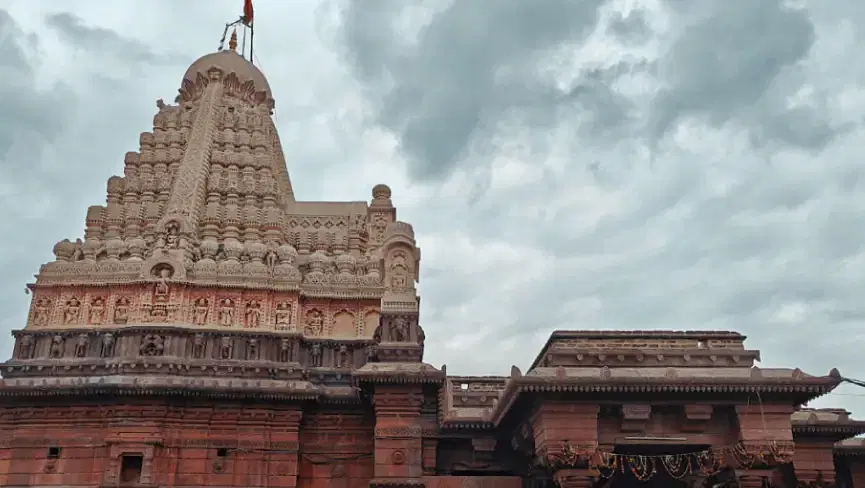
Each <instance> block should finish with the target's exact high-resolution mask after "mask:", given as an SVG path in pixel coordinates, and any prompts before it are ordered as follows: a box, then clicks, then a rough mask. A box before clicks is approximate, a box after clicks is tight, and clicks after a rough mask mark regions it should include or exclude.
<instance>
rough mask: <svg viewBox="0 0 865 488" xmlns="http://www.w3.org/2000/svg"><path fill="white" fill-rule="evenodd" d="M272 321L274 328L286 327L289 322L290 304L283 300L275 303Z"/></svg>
mask: <svg viewBox="0 0 865 488" xmlns="http://www.w3.org/2000/svg"><path fill="white" fill-rule="evenodd" d="M274 322H275V323H276V328H278V329H287V328H288V326H289V324H290V323H291V305H289V304H287V303H285V302H282V303H280V304H279V305H277V306H276V311H275V312H274Z"/></svg>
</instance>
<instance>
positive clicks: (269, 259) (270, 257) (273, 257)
mask: <svg viewBox="0 0 865 488" xmlns="http://www.w3.org/2000/svg"><path fill="white" fill-rule="evenodd" d="M278 261H279V256H277V254H276V251H274V250H273V249H271V250H269V251H267V254H265V255H264V262H265V264H267V269H269V270H270V273H271V274H273V270H274V268H276V263H277V262H278Z"/></svg>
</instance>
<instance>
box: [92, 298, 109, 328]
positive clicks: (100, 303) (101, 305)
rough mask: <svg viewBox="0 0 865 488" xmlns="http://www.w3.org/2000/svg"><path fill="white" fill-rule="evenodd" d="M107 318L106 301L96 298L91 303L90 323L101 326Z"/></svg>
mask: <svg viewBox="0 0 865 488" xmlns="http://www.w3.org/2000/svg"><path fill="white" fill-rule="evenodd" d="M104 316H105V300H103V299H102V298H96V299H94V300H93V301H92V302H91V303H90V323H91V324H93V325H99V324H101V323H102V318H103V317H104Z"/></svg>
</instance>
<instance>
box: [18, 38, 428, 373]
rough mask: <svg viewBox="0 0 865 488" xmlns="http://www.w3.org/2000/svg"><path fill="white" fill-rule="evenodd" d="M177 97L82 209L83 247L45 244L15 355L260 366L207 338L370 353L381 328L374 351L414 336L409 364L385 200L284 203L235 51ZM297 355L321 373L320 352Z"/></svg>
mask: <svg viewBox="0 0 865 488" xmlns="http://www.w3.org/2000/svg"><path fill="white" fill-rule="evenodd" d="M179 92H180V93H179V95H178V96H177V98H176V100H175V104H174V105H170V104H165V103H163V101H162V100H159V101H157V107H158V112H157V114H156V115H155V117H154V118H153V131H152V132H144V133H142V134H141V138H140V146H141V147H140V150H139V152H130V153H127V154H126V158H125V167H124V175H123V176H113V177H111V178H110V179H109V180H108V196H107V202H106V204H105V205H104V206H94V207H90V208H89V209H88V211H87V218H86V227H85V232H84V239H83V240H81V239H77V240H69V239H64V240H62V241H60V242H59V243H57V244H56V245H55V246H54V254H55V255H56V260H55V261H54V262H50V263H47V264H45V265H44V266H42V268H41V269H40V272H39V274H38V275H37V279H36V282H35V283H34V284H32V285H30V289H31V290H32V292H33V299H32V305H31V310H30V314H29V317H28V320H27V325H26V327H25V330H23V331H19V332H16V334H17V335H22V334H23V335H28V334H30V335H29V336H28V337H30V339H28V340H27V341H22V340H19V341H17V342H18V344H17V346H16V354H17V355H18V357H19V358H21V357H27V358H30V357H38V356H39V355H43V356H50V357H51V358H61V357H65V356H69V355H71V356H82V357H83V356H87V355H89V354H96V355H99V356H102V357H105V356H110V355H113V354H117V351H115V350H114V348H116V347H119V346H120V345H119V343H116V342H114V341H115V340H116V339H118V338H119V335H123V333H122V331H123V330H132V329H135V330H142V331H143V332H141V333H140V334H139V336H138V337H137V339H135V340H137V341H140V344H139V345H140V347H141V351H145V352H147V353H148V354H149V353H153V354H163V351H165V354H167V351H168V349H169V348H179V347H182V348H187V349H189V350H188V351H186V352H181V351H174V352H172V354H175V355H183V354H191V355H192V356H195V355H196V354H198V355H201V354H207V355H214V356H213V357H220V358H223V359H226V358H237V357H240V356H238V355H246V356H248V355H249V354H254V355H258V354H259V352H257V351H255V352H254V353H250V352H249V349H250V348H253V349H254V348H255V347H256V346H251V345H250V344H253V343H252V342H249V341H246V342H244V344H246V345H245V346H244V347H245V348H246V349H247V351H246V352H244V353H240V352H238V351H232V350H228V349H226V350H222V349H220V348H222V343H219V344H216V343H214V344H209V345H207V344H205V343H207V340H206V337H205V336H206V335H207V334H211V335H213V334H216V333H222V332H226V331H237V332H238V333H241V332H243V333H271V335H274V334H275V335H277V336H282V337H283V338H298V340H301V341H303V340H312V339H314V338H328V339H335V340H337V342H338V341H339V340H344V341H352V340H354V341H363V340H368V341H370V342H372V339H373V338H374V336H376V330H377V329H378V328H379V326H380V324H384V323H385V322H387V323H390V322H389V321H390V320H391V319H392V320H396V321H397V325H394V326H393V327H391V328H387V327H385V329H387V330H391V329H393V331H394V332H393V334H392V335H393V338H391V337H384V338H382V337H377V338H378V340H379V342H385V343H400V342H408V341H410V339H409V337H410V336H411V338H412V339H411V341H412V342H413V344H414V349H413V351H414V352H412V353H411V354H408V355H407V356H406V355H403V356H405V357H408V356H411V357H412V358H414V359H415V360H419V358H420V356H419V355H418V354H417V346H418V344H417V343H418V341H417V337H418V335H420V336H421V337H422V335H423V334H422V332H420V334H418V332H417V331H419V330H420V329H419V327H418V326H417V306H418V298H417V295H416V292H415V283H416V282H417V280H418V265H419V262H420V250H419V249H418V247H417V246H416V244H415V239H414V231H413V229H412V227H411V225H409V224H407V223H403V222H399V221H397V220H396V209H395V208H394V206H393V204H392V202H391V190H390V189H389V188H388V187H387V186H385V185H376V186H375V187H374V188H373V190H372V201H371V202H370V203H369V204H367V203H366V202H364V201H356V202H300V201H296V200H295V197H294V193H293V191H292V184H291V180H290V179H289V175H288V171H287V169H286V164H285V157H284V155H283V152H282V148H281V145H280V141H279V136H278V134H277V131H276V126H275V125H274V122H273V119H272V118H271V114H272V112H273V108H274V100H273V97H272V94H271V89H270V85H269V84H268V82H267V80H266V79H265V77H264V75H263V74H262V72H261V71H260V70H259V69H258V68H257V67H255V66H254V65H252V64H251V63H249V62H248V61H247V60H246V59H244V58H243V57H241V56H240V55H239V54H237V53H236V52H234V51H233V50H227V51H221V52H217V53H213V54H208V55H206V56H204V57H202V58H200V59H198V60H197V61H195V62H194V63H193V64H192V66H190V68H189V69H188V70H187V72H186V74H185V75H184V77H183V81H182V85H181V88H180V90H179ZM383 313H384V315H385V317H384V318H385V319H387V318H388V316H389V317H391V319H388V320H382V314H383ZM166 328H170V329H172V330H186V331H187V333H188V334H193V333H197V335H195V336H193V337H192V338H191V339H190V340H189V341H188V344H187V343H183V344H174V345H169V344H167V343H166V337H165V335H164V334H163V333H162V332H158V333H157V332H154V331H158V330H163V329H166ZM406 328H407V329H406ZM403 329H405V330H403ZM408 329H412V330H414V331H415V332H413V333H409V331H408ZM148 331H149V332H148ZM32 333H38V334H37V335H35V336H34V335H32ZM380 334H381V332H380V333H379V335H380ZM31 336H32V337H31ZM37 336H39V337H41V336H44V338H43V339H42V342H45V344H41V342H40V343H37V342H38V341H36V342H34V338H36V339H38V337H37ZM214 337H215V336H214ZM70 338H71V339H70ZM196 341H197V342H196ZM213 341H214V340H211V341H210V342H213ZM127 342H128V341H127ZM331 342H332V341H331ZM67 343H68V344H67ZM196 344H198V345H196ZM139 345H136V347H135V349H136V354H138V353H139V352H140V351H139V350H138V347H139ZM205 345H206V347H207V348H209V349H208V350H207V352H205V351H203V350H202V351H199V352H194V351H193V350H194V349H195V348H197V347H204V346H205ZM123 347H124V348H126V349H127V352H128V350H130V349H129V348H131V347H132V346H131V344H124V345H123ZM226 347H228V346H226ZM274 347H277V346H274ZM280 347H283V348H286V347H289V346H286V345H285V343H283V345H282V346H280ZM292 347H293V346H292ZM210 349H212V351H210ZM410 349H411V348H410ZM297 350H298V351H299V350H300V349H297ZM336 351H337V352H334V353H333V354H332V355H333V356H334V359H333V361H340V360H339V359H336V358H337V356H338V355H339V352H338V351H339V348H337V349H336ZM289 352H290V351H289ZM343 353H346V351H343ZM286 354H288V353H286ZM309 354H310V355H313V354H317V356H316V359H314V360H312V362H313V363H317V365H318V366H323V362H322V361H323V359H322V358H323V354H322V352H321V351H320V350H319V351H318V352H317V353H312V352H310V353H309ZM358 354H359V355H363V354H366V353H363V352H359V353H358ZM256 357H257V356H256ZM286 357H288V356H286ZM358 357H360V356H358ZM343 360H351V359H350V358H349V359H345V358H343ZM351 361H353V360H351ZM358 361H360V359H358Z"/></svg>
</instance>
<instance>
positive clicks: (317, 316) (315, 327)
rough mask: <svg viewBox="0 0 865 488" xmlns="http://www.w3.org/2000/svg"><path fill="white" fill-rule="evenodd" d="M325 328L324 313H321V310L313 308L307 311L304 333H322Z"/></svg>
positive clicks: (313, 334)
mask: <svg viewBox="0 0 865 488" xmlns="http://www.w3.org/2000/svg"><path fill="white" fill-rule="evenodd" d="M323 329H324V314H323V313H321V310H318V309H315V308H314V309H312V310H310V311H309V312H307V313H306V327H304V330H303V331H304V333H305V334H307V335H311V336H318V335H321V332H322V330H323Z"/></svg>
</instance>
